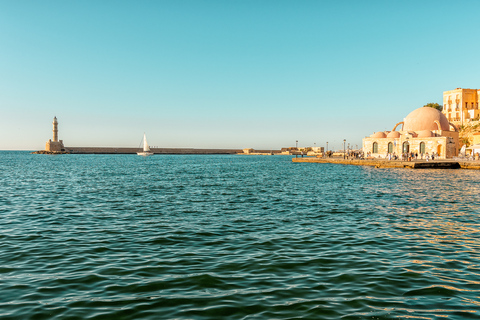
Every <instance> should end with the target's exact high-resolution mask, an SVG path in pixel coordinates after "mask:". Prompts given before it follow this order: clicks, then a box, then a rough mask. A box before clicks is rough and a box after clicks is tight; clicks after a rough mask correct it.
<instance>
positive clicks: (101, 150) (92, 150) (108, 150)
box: [65, 147, 243, 154]
mask: <svg viewBox="0 0 480 320" xmlns="http://www.w3.org/2000/svg"><path fill="white" fill-rule="evenodd" d="M65 150H66V151H67V152H70V153H72V154H136V153H137V152H140V151H141V150H140V149H139V148H114V147H65ZM150 150H151V151H152V152H153V153H154V154H237V153H239V152H243V151H242V150H240V149H194V148H151V149H150Z"/></svg>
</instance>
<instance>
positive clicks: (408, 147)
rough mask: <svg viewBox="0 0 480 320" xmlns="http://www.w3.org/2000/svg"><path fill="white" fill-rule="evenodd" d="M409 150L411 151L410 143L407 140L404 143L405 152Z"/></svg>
mask: <svg viewBox="0 0 480 320" xmlns="http://www.w3.org/2000/svg"><path fill="white" fill-rule="evenodd" d="M409 152H410V144H409V143H408V142H407V141H405V142H404V143H403V153H409Z"/></svg>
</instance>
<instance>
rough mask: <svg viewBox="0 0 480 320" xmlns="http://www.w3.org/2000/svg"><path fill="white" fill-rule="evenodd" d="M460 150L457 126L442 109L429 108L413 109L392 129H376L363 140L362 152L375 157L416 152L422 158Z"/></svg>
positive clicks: (445, 155) (444, 156) (453, 154)
mask: <svg viewBox="0 0 480 320" xmlns="http://www.w3.org/2000/svg"><path fill="white" fill-rule="evenodd" d="M400 126H401V127H400ZM399 127H400V129H399V130H398V131H397V128H399ZM458 149H459V140H458V129H457V128H456V127H455V125H453V124H452V123H450V122H449V121H448V120H447V118H446V117H445V115H444V114H443V113H442V112H440V111H439V110H437V109H435V108H429V107H422V108H418V109H416V110H413V111H412V112H410V114H409V115H408V116H407V117H406V118H405V119H404V120H403V121H402V122H399V123H397V124H396V125H395V126H394V127H393V129H392V131H385V132H382V131H380V132H374V133H373V134H372V135H371V136H370V137H366V138H364V139H363V151H364V152H365V154H370V155H371V156H373V157H375V158H385V157H386V156H388V154H389V153H390V154H394V153H395V154H396V155H401V154H402V153H412V152H413V153H417V154H418V155H419V157H420V156H423V157H424V155H425V154H427V153H428V154H429V155H432V154H435V155H436V156H437V157H438V158H440V159H446V158H452V157H454V156H456V155H457V154H458Z"/></svg>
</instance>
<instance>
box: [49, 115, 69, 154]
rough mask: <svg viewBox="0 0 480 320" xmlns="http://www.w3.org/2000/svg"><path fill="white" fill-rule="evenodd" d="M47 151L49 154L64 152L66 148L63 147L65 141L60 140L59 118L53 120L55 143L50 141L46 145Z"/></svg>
mask: <svg viewBox="0 0 480 320" xmlns="http://www.w3.org/2000/svg"><path fill="white" fill-rule="evenodd" d="M45 151H48V152H63V151H65V147H64V146H63V140H58V121H57V117H54V118H53V141H52V139H48V141H47V143H46V144H45Z"/></svg>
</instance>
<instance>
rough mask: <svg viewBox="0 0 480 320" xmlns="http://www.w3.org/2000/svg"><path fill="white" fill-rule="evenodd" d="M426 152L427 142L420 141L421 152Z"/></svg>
mask: <svg viewBox="0 0 480 320" xmlns="http://www.w3.org/2000/svg"><path fill="white" fill-rule="evenodd" d="M422 153H425V142H420V154H422Z"/></svg>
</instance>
